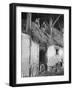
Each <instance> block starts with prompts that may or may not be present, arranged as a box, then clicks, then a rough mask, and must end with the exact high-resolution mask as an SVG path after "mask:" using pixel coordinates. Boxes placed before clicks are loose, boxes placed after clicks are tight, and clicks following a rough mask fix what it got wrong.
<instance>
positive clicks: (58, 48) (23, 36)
mask: <svg viewBox="0 0 73 90" xmlns="http://www.w3.org/2000/svg"><path fill="white" fill-rule="evenodd" d="M64 83H71V7H68V6H54V5H36V4H16V3H13V4H10V86H31V85H48V84H64Z"/></svg>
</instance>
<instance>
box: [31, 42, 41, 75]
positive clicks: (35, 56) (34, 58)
mask: <svg viewBox="0 0 73 90" xmlns="http://www.w3.org/2000/svg"><path fill="white" fill-rule="evenodd" d="M38 72H39V45H38V44H37V43H34V42H33V41H31V76H37V75H38Z"/></svg>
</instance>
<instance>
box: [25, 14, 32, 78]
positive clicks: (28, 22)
mask: <svg viewBox="0 0 73 90" xmlns="http://www.w3.org/2000/svg"><path fill="white" fill-rule="evenodd" d="M30 30H31V13H27V22H26V32H27V33H29V32H31V31H30ZM29 48H30V49H29V53H30V55H29V77H30V76H31V37H30V47H29Z"/></svg>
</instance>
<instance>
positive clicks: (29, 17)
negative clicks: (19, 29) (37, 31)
mask: <svg viewBox="0 0 73 90" xmlns="http://www.w3.org/2000/svg"><path fill="white" fill-rule="evenodd" d="M31 16H32V15H31V13H27V22H26V32H29V30H31Z"/></svg>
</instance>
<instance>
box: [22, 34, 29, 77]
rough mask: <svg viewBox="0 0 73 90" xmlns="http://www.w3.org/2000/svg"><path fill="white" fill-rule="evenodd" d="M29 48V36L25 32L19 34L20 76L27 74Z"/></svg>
mask: <svg viewBox="0 0 73 90" xmlns="http://www.w3.org/2000/svg"><path fill="white" fill-rule="evenodd" d="M29 50H30V37H29V36H28V35H26V34H22V35H21V72H22V76H29V55H30V53H29Z"/></svg>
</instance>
